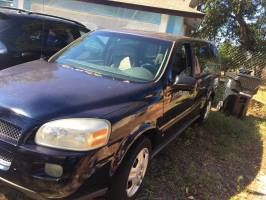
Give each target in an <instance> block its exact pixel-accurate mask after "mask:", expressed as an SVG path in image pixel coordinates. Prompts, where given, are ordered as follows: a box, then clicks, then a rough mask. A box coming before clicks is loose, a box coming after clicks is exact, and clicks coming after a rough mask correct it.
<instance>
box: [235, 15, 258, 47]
mask: <svg viewBox="0 0 266 200" xmlns="http://www.w3.org/2000/svg"><path fill="white" fill-rule="evenodd" d="M236 20H237V22H238V24H239V32H240V42H241V43H242V45H243V46H244V47H245V48H246V49H247V50H249V51H254V50H255V48H254V45H255V40H254V38H253V37H252V33H251V30H250V29H249V27H248V25H247V23H246V22H245V20H244V19H243V17H242V16H240V15H236Z"/></svg>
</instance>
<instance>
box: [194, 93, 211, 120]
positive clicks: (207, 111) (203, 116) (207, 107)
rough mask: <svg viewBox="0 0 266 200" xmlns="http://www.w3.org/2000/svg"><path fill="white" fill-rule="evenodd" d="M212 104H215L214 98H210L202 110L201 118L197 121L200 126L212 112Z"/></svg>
mask: <svg viewBox="0 0 266 200" xmlns="http://www.w3.org/2000/svg"><path fill="white" fill-rule="evenodd" d="M212 102H213V98H209V99H208V100H207V102H206V104H205V106H204V108H203V109H202V111H201V113H200V118H199V119H198V121H197V122H198V123H199V124H203V123H204V122H205V121H206V120H207V119H208V117H209V114H210V112H211V107H212Z"/></svg>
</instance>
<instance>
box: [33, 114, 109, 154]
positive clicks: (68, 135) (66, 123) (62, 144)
mask: <svg viewBox="0 0 266 200" xmlns="http://www.w3.org/2000/svg"><path fill="white" fill-rule="evenodd" d="M110 132H111V125H110V123H109V122H108V121H106V120H102V119H90V118H84V119H62V120H57V121H52V122H48V123H46V124H44V125H43V126H42V127H41V128H40V129H39V130H38V131H37V133H36V136H35V142H36V143H37V144H38V145H41V146H46V147H51V148H56V149H65V150H72V151H88V150H92V149H96V148H99V147H102V146H105V145H106V144H107V143H108V140H109V136H110Z"/></svg>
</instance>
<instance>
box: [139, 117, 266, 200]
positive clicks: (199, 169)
mask: <svg viewBox="0 0 266 200" xmlns="http://www.w3.org/2000/svg"><path fill="white" fill-rule="evenodd" d="M261 120H265V119H261V118H256V117H247V118H246V119H245V120H243V121H241V120H238V119H235V118H233V117H227V116H224V115H223V114H222V113H217V112H214V113H212V114H211V116H210V118H209V120H208V121H207V122H206V124H205V125H204V126H202V127H193V128H190V129H189V130H187V131H186V133H184V134H183V135H182V136H181V137H179V138H177V139H176V140H175V141H173V142H172V143H171V144H170V145H169V146H168V147H166V149H164V150H163V151H162V152H161V153H160V154H159V155H158V156H157V157H156V158H155V159H154V160H153V162H152V164H151V170H150V172H149V174H148V177H147V181H146V182H145V185H144V189H143V191H142V193H141V194H140V197H139V198H138V200H144V199H145V200H147V199H152V200H168V199H171V200H172V199H197V200H198V199H199V200H205V199H212V200H216V199H217V200H221V199H230V198H231V197H232V196H234V195H235V194H238V193H239V192H241V191H242V190H243V189H244V188H245V187H246V186H247V185H248V184H250V183H251V182H252V181H253V180H254V178H255V177H256V175H257V173H258V171H259V169H260V164H261V159H262V154H263V147H262V140H261V137H262V133H260V131H259V122H260V121H261Z"/></svg>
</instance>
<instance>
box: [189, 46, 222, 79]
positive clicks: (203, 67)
mask: <svg viewBox="0 0 266 200" xmlns="http://www.w3.org/2000/svg"><path fill="white" fill-rule="evenodd" d="M192 50H193V54H194V56H195V59H196V62H197V63H199V65H200V71H201V74H216V73H218V72H219V70H220V61H219V53H218V50H217V48H216V47H215V46H214V45H212V44H211V43H208V42H201V41H200V42H194V43H193V44H192Z"/></svg>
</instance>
